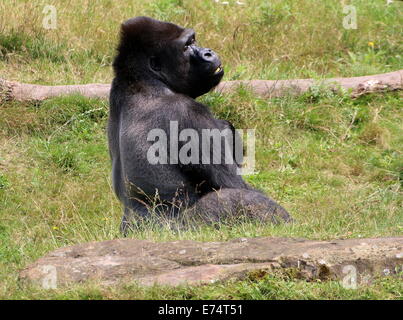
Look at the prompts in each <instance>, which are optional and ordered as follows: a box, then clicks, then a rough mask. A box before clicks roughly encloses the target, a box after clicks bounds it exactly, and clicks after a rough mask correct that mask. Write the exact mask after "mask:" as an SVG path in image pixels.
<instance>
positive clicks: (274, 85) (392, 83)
mask: <svg viewBox="0 0 403 320" xmlns="http://www.w3.org/2000/svg"><path fill="white" fill-rule="evenodd" d="M240 85H242V86H245V87H248V88H250V89H251V90H252V91H253V92H254V93H255V94H256V95H258V96H260V97H264V98H270V97H281V96H284V95H286V94H293V95H299V94H302V93H304V92H306V91H308V90H309V89H310V88H311V87H312V86H314V85H324V86H326V87H329V88H331V89H332V90H339V89H341V88H342V89H346V90H351V94H352V96H353V97H357V96H360V95H362V94H366V93H369V92H377V91H392V90H401V89H402V88H403V69H402V70H398V71H394V72H389V73H383V74H375V75H369V76H362V77H352V78H329V79H324V80H320V81H318V80H314V79H293V80H236V81H223V82H221V83H220V84H219V85H218V86H217V87H216V88H215V91H216V92H220V93H230V92H233V91H235V90H236V89H237V88H238V87H239V86H240ZM109 90H110V84H98V83H91V84H83V85H60V86H44V85H36V84H26V83H20V82H15V81H8V80H4V79H0V102H4V101H11V100H16V101H42V100H45V99H48V98H52V97H57V96H61V95H69V94H81V95H83V96H85V97H89V98H103V99H107V98H108V97H109Z"/></svg>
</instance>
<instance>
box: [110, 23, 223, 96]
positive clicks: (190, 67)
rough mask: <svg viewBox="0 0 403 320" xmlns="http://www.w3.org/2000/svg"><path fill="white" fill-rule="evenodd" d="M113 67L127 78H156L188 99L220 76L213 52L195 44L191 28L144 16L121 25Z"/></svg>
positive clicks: (220, 70) (206, 90)
mask: <svg viewBox="0 0 403 320" xmlns="http://www.w3.org/2000/svg"><path fill="white" fill-rule="evenodd" d="M114 69H115V73H116V75H118V76H124V77H125V78H126V79H127V80H132V81H134V82H141V81H144V80H159V81H161V82H163V83H164V84H165V85H166V86H167V87H168V88H169V89H171V90H172V91H174V92H177V93H182V94H185V95H188V96H190V97H192V98H195V97H198V96H200V95H202V94H204V93H206V92H208V91H210V90H211V89H212V88H213V87H215V86H216V85H218V83H219V82H220V80H221V79H222V77H223V75H224V70H223V68H222V66H221V61H220V59H219V57H218V56H217V54H216V53H215V52H214V51H213V50H211V49H208V48H201V47H198V46H197V45H196V41H195V32H194V31H193V30H192V29H184V28H181V27H179V26H177V25H175V24H172V23H168V22H162V21H158V20H154V19H151V18H148V17H137V18H133V19H129V20H127V21H126V22H125V23H123V24H122V30H121V40H120V45H119V47H118V55H117V57H116V59H115V62H114Z"/></svg>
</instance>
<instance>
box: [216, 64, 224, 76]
mask: <svg viewBox="0 0 403 320" xmlns="http://www.w3.org/2000/svg"><path fill="white" fill-rule="evenodd" d="M221 71H223V67H222V66H221V65H219V66H218V67H217V69H215V71H214V74H215V75H216V74H219V73H220V72H221Z"/></svg>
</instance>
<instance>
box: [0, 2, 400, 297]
mask: <svg viewBox="0 0 403 320" xmlns="http://www.w3.org/2000/svg"><path fill="white" fill-rule="evenodd" d="M244 2H245V3H246V5H244V6H236V5H235V4H234V1H232V2H231V1H230V5H228V6H224V5H222V4H217V3H215V2H214V1H197V2H196V1H192V2H190V1H167V0H165V1H141V2H140V1H119V2H116V1H107V0H100V1H76V0H74V1H70V2H69V5H68V6H67V5H66V3H65V2H63V1H53V2H52V3H54V5H55V6H56V7H57V9H58V29H57V30H45V29H43V28H42V27H41V26H42V24H41V21H42V18H43V14H42V9H43V6H44V5H45V4H48V3H47V2H46V1H35V2H32V1H31V2H28V1H11V0H3V1H2V2H1V3H0V78H6V79H9V80H18V81H23V82H32V83H44V84H67V83H88V82H109V81H110V80H111V78H112V74H111V68H110V63H111V60H112V57H113V54H114V47H115V45H116V35H117V32H118V25H119V23H120V22H121V21H122V20H124V19H126V18H128V17H131V16H134V15H139V14H147V15H151V16H154V17H156V18H160V19H167V20H170V21H173V22H176V23H179V24H181V25H186V26H192V27H194V28H195V30H196V31H197V32H198V40H199V41H200V43H201V44H208V45H209V46H211V47H212V48H214V49H216V50H217V51H218V52H219V53H220V55H221V56H222V59H223V61H224V63H225V66H226V79H227V80H231V79H250V78H261V79H265V78H267V79H269V78H270V79H286V78H294V77H314V78H322V77H330V76H354V75H365V74H371V73H378V72H388V71H392V70H397V69H401V68H402V60H401V56H400V54H401V52H402V42H401V41H399V39H400V37H399V35H400V34H401V32H402V27H401V26H402V25H403V24H402V23H399V21H400V22H403V21H402V16H401V8H402V7H401V3H398V2H397V1H395V2H394V3H393V4H392V5H389V6H387V5H386V4H385V1H373V2H368V1H352V3H353V4H355V5H356V6H357V8H358V29H357V30H345V29H343V28H342V26H341V24H342V18H343V13H342V6H341V5H340V3H339V2H337V1H330V0H329V1H323V0H322V1H270V5H269V4H267V3H268V2H267V1H257V0H254V1H252V0H251V1H244ZM206 26H208V27H209V28H206ZM207 29H209V32H206V30H207ZM262 33H263V34H264V36H262ZM368 42H374V46H373V47H372V46H369V45H368ZM401 99H402V94H401V93H400V92H394V93H388V94H376V95H375V94H372V95H367V96H362V97H360V98H358V99H354V100H353V99H351V98H349V97H348V95H347V94H333V93H332V92H330V91H327V90H326V89H324V88H321V87H315V88H314V89H313V90H312V91H311V92H309V93H307V94H305V95H303V96H301V97H283V98H278V99H271V100H262V99H259V98H257V97H255V96H253V95H252V94H251V93H250V92H249V91H247V90H245V89H242V88H240V89H239V90H238V92H236V93H234V94H232V95H226V96H223V95H217V94H208V95H206V96H204V97H202V98H201V99H200V100H201V101H202V102H204V103H206V104H208V105H210V106H211V107H212V109H213V111H214V113H215V114H216V115H217V116H218V117H221V118H224V119H228V120H230V121H231V122H232V123H233V124H234V125H235V127H237V128H255V129H256V134H257V145H256V148H257V149H256V164H257V171H259V173H258V174H256V175H253V176H247V177H246V179H247V180H248V182H249V183H251V184H253V185H254V186H255V187H257V188H260V189H262V190H264V191H265V192H266V193H267V194H269V195H271V196H272V197H273V198H274V199H277V200H278V201H279V202H280V203H281V204H282V205H284V207H286V208H287V209H288V210H289V211H290V212H291V213H292V215H293V217H294V218H295V219H296V223H295V224H293V225H280V226H271V225H256V224H255V225H252V224H239V225H235V226H231V227H225V226H224V227H223V228H222V229H221V230H215V229H212V228H202V229H200V230H193V231H183V232H180V233H174V232H172V231H169V230H166V229H155V228H149V229H145V230H141V231H138V233H136V234H133V235H131V236H132V237H135V238H140V239H151V240H154V241H169V240H176V239H193V240H199V241H225V240H228V239H233V238H237V237H256V236H284V237H303V238H309V239H334V238H350V237H377V236H397V235H402V230H403V224H402V221H403V211H402V209H401V208H402V200H403V197H402V193H401V186H402V181H403V161H402V159H403V158H402V146H403V138H402V137H403V134H402V133H403V130H402V129H403V128H402V116H403V110H402V108H401ZM107 108H108V105H107V102H106V101H103V100H97V99H85V98H83V97H80V96H69V97H60V98H55V99H51V100H47V101H45V102H43V103H41V104H31V103H17V102H8V103H4V104H3V105H0V299H120V298H124V299H127V298H132V299H222V298H226V299H401V298H402V292H403V288H402V282H401V281H398V280H396V279H393V278H384V279H378V280H376V281H375V282H373V283H372V284H370V285H362V286H360V287H359V288H358V289H357V290H348V289H344V288H343V287H342V286H341V285H340V283H338V282H334V281H329V282H305V281H301V280H298V279H294V278H292V277H287V276H286V275H270V276H266V277H265V278H262V279H255V278H253V277H250V278H249V279H246V280H244V281H235V282H229V283H216V284H211V285H207V286H202V287H186V286H183V287H180V288H176V289H172V288H168V287H159V286H158V287H152V288H142V287H139V286H137V285H136V284H133V283H127V284H124V285H121V286H117V287H113V288H102V287H100V286H98V285H97V284H96V283H89V284H86V285H77V286H72V287H70V288H67V289H58V290H51V291H44V290H39V289H37V288H33V287H30V286H27V285H24V284H21V283H19V282H18V272H19V270H21V269H22V268H24V267H25V266H27V265H28V264H29V263H31V262H33V261H34V260H35V259H37V258H39V257H40V256H42V255H44V254H46V253H47V252H49V251H50V250H53V249H55V248H59V247H62V246H66V245H72V244H76V243H82V242H86V241H92V240H107V239H114V238H118V237H120V234H119V232H118V226H119V222H120V218H121V208H120V204H119V202H118V201H117V200H116V198H115V196H114V195H113V192H112V190H111V185H110V162H109V156H108V150H107V144H106V133H105V126H106V120H107Z"/></svg>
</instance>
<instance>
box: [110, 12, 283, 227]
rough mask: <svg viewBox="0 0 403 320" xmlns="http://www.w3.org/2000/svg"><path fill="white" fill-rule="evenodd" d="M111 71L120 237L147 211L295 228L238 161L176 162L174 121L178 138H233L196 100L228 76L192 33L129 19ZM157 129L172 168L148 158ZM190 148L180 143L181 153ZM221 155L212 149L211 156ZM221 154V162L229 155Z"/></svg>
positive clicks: (227, 126)
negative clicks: (221, 134)
mask: <svg viewBox="0 0 403 320" xmlns="http://www.w3.org/2000/svg"><path fill="white" fill-rule="evenodd" d="M113 67H114V72H115V78H114V80H113V83H112V89H111V94H110V112H109V123H108V139H109V149H110V155H111V158H112V179H113V188H114V190H115V192H116V194H117V196H118V197H119V199H120V201H121V202H122V203H123V205H124V208H125V209H124V216H123V219H122V224H121V230H122V232H123V233H125V234H126V233H127V231H128V230H129V229H130V228H131V227H133V226H134V225H136V223H137V222H138V221H139V220H142V219H148V217H149V216H150V208H153V211H152V212H157V216H163V217H168V218H174V219H171V220H176V221H177V220H180V219H179V217H183V216H184V213H187V216H190V217H197V218H199V221H200V220H201V221H205V222H209V223H212V222H216V221H223V220H225V219H224V218H231V217H234V216H236V217H252V218H256V219H259V220H261V221H271V222H276V221H277V220H278V219H277V217H280V218H281V219H283V220H285V221H288V220H290V217H289V214H288V213H287V211H286V210H285V209H283V208H282V207H281V206H279V205H278V204H277V203H276V202H274V201H273V200H271V199H269V198H267V197H266V196H265V195H263V194H262V193H261V192H259V191H257V190H254V189H253V188H251V187H250V186H249V185H247V184H246V183H245V182H244V181H243V179H242V177H241V176H240V175H238V174H237V163H236V161H233V162H232V163H229V164H228V163H223V162H224V161H221V162H220V163H218V164H217V163H216V162H214V163H207V164H206V163H204V162H202V161H199V162H196V163H193V162H192V161H191V162H190V163H189V161H183V160H181V159H176V161H175V157H174V161H172V159H171V156H172V155H171V153H172V154H173V151H172V150H173V149H172V147H170V141H173V139H174V138H173V137H172V136H170V135H169V132H170V125H171V121H176V123H177V126H178V130H179V132H181V130H183V129H187V128H191V129H193V130H194V131H193V132H197V133H198V134H200V135H201V134H202V130H203V129H219V130H220V131H222V130H225V129H229V130H231V132H234V128H233V126H232V125H231V124H230V123H229V122H227V121H224V120H218V119H215V118H214V116H213V115H212V113H211V112H210V110H209V108H208V107H207V106H205V105H203V104H201V103H199V102H197V101H195V100H194V99H195V98H196V97H198V96H201V95H203V94H204V93H206V92H208V91H209V90H211V89H212V88H213V87H215V86H216V85H217V84H218V83H219V82H220V80H221V78H222V76H223V74H224V71H223V68H222V66H221V62H220V59H219V58H218V56H217V55H216V54H215V53H214V52H213V51H212V50H210V49H206V48H200V47H198V46H196V44H195V33H194V31H193V30H192V29H184V28H181V27H179V26H177V25H175V24H172V23H167V22H161V21H158V20H154V19H151V18H148V17H137V18H133V19H129V20H127V21H126V22H124V23H123V24H122V26H121V38H120V44H119V46H118V53H117V56H116V58H115V60H114V63H113ZM157 128H158V129H162V130H164V132H167V135H168V141H167V146H166V150H165V151H166V153H167V154H166V155H167V157H165V159H170V160H171V161H169V162H168V163H164V162H163V161H162V162H160V163H158V162H157V163H153V162H152V161H150V159H149V158H148V157H147V155H148V154H149V152H150V147H151V146H152V145H153V141H150V137H149V133H150V130H152V129H157ZM223 139H225V138H223ZM223 139H221V140H220V142H219V143H223ZM185 142H186V141H178V143H179V149H180V148H181V147H182V146H184V145H185ZM231 146H234V145H233V144H231ZM216 147H217V144H216V143H215V144H214V143H213V146H212V147H211V146H210V147H208V151H207V152H212V151H213V149H214V148H216ZM197 148H199V149H200V151H201V152H203V150H204V151H206V147H202V146H199V145H198V146H197ZM202 149H203V150H202ZM192 150H193V149H192ZM220 150H221V149H220ZM163 151H164V150H163V149H161V150H159V151H158V152H157V153H156V154H155V155H159V153H160V152H161V153H163ZM192 152H193V151H192ZM220 152H221V153H222V157H224V150H222V151H220ZM221 153H220V155H221ZM221 160H223V158H221ZM157 198H158V204H157V205H156V200H155V199H157Z"/></svg>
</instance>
